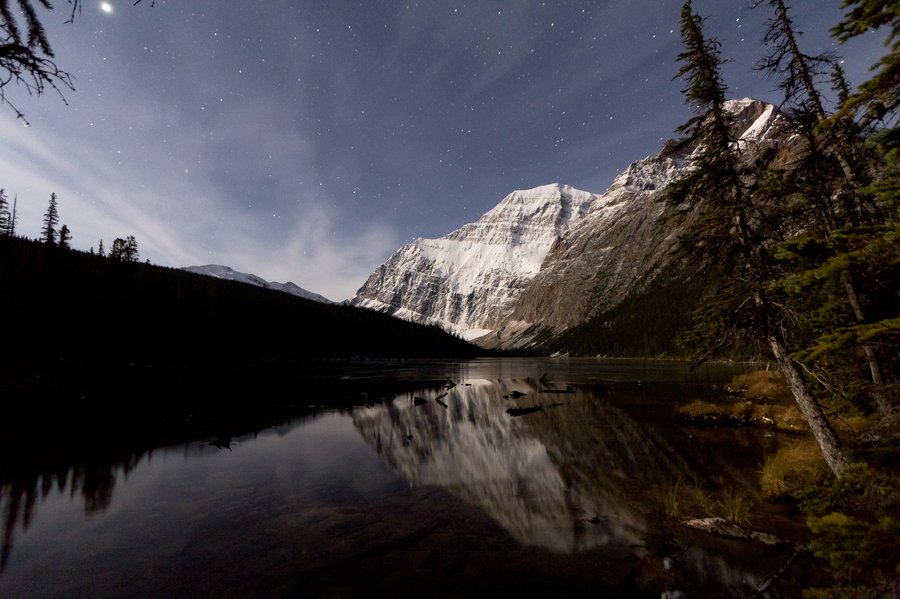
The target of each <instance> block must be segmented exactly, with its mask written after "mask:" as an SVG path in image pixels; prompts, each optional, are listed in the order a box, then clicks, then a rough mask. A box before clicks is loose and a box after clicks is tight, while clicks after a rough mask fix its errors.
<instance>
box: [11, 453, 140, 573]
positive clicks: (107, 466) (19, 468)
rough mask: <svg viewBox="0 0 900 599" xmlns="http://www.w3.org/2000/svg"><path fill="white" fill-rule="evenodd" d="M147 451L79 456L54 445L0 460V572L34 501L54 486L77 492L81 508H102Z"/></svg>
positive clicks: (30, 516) (91, 511) (32, 510)
mask: <svg viewBox="0 0 900 599" xmlns="http://www.w3.org/2000/svg"><path fill="white" fill-rule="evenodd" d="M151 453H152V452H145V451H130V452H125V453H121V454H119V455H118V456H116V457H109V454H108V453H105V452H104V453H103V454H102V455H100V454H94V455H91V454H90V453H86V454H83V455H80V456H72V455H70V454H65V453H61V452H58V451H52V450H48V451H42V452H40V453H38V454H36V455H31V456H23V457H20V458H19V459H17V460H3V461H2V462H0V511H2V514H3V547H2V550H0V574H2V573H3V571H4V570H5V568H6V564H7V562H8V561H9V557H10V555H11V554H12V549H13V544H14V542H15V537H16V533H17V531H22V532H24V531H26V530H28V527H29V525H30V524H31V522H32V520H33V518H34V516H35V510H36V509H37V506H38V503H39V501H43V500H45V499H47V497H48V496H49V495H50V493H51V492H52V491H53V490H54V488H55V489H56V492H57V493H59V494H65V493H66V492H68V494H69V497H70V498H72V499H74V498H75V497H76V496H80V497H81V500H82V501H83V502H84V511H85V514H87V515H88V516H90V515H91V514H95V513H98V512H102V511H105V510H106V509H107V508H109V506H110V503H111V502H112V497H113V491H114V490H115V487H116V479H117V477H118V476H119V475H120V474H121V475H122V476H128V473H129V472H131V470H133V469H134V468H135V467H136V466H137V465H138V464H140V462H141V460H142V459H143V458H144V457H145V456H147V457H149V456H150V454H151Z"/></svg>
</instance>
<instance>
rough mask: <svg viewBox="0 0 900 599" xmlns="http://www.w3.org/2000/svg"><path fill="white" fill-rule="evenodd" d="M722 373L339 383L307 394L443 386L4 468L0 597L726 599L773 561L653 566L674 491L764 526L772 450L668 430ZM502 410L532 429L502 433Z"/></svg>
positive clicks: (541, 365) (503, 369) (564, 367)
mask: <svg viewBox="0 0 900 599" xmlns="http://www.w3.org/2000/svg"><path fill="white" fill-rule="evenodd" d="M740 368H741V367H740V366H735V365H712V366H710V367H707V368H704V369H701V370H699V371H690V370H688V369H687V368H686V367H685V366H684V365H683V364H680V363H674V362H660V361H626V360H611V361H610V360H603V361H601V360H568V359H558V360H551V359H541V360H528V359H487V360H475V361H468V362H430V363H427V364H418V363H401V364H387V363H377V364H358V365H354V366H353V367H352V368H344V369H343V370H340V369H335V372H331V373H329V374H328V375H329V376H340V377H352V378H360V379H366V378H369V379H372V380H381V379H385V378H388V379H394V380H442V379H445V380H448V381H452V383H453V384H455V386H452V387H451V384H450V382H448V383H447V384H446V385H431V386H425V385H423V386H422V387H421V388H420V389H418V390H417V391H414V392H410V393H403V394H400V395H397V396H396V397H394V398H392V399H390V400H387V401H375V400H374V399H371V398H363V399H362V401H361V403H363V404H364V405H360V406H359V407H354V408H351V409H344V410H342V411H337V410H329V409H321V410H317V411H313V412H307V413H305V414H304V415H303V417H300V418H297V419H294V420H292V421H288V422H284V423H282V424H280V425H278V426H275V427H271V428H267V429H264V430H260V431H258V432H256V433H253V434H250V435H246V436H241V437H238V438H229V439H221V438H218V439H217V438H212V439H202V440H194V441H190V442H186V443H184V444H181V445H178V446H170V447H162V448H153V449H140V450H135V451H131V452H128V453H125V454H122V455H118V456H116V457H114V458H112V459H110V458H108V457H106V458H105V459H96V460H78V461H76V462H74V463H66V462H65V460H62V461H59V462H56V463H55V465H54V467H53V468H47V467H46V466H43V467H41V468H38V469H36V470H32V471H28V469H27V468H26V467H22V468H18V469H16V468H10V467H9V466H10V463H11V462H12V461H13V460H15V457H14V456H5V457H4V458H3V460H4V461H9V462H10V463H7V464H5V465H4V466H5V467H4V469H3V471H4V472H15V475H13V474H10V475H9V476H6V477H5V478H4V479H2V480H0V507H2V509H3V516H4V540H3V549H2V552H3V553H2V571H0V596H3V597H7V596H8V597H122V596H128V597H162V596H165V597H191V596H194V597H195V596H216V597H254V596H259V597H268V596H298V595H303V596H336V595H341V596H372V595H388V594H390V595H394V596H396V595H415V594H425V595H439V596H454V595H462V594H469V593H477V594H484V593H485V592H499V593H502V594H508V593H512V592H523V593H531V594H533V593H535V592H547V593H553V594H557V595H559V594H564V593H565V594H571V595H587V594H592V595H594V596H596V595H598V594H601V595H602V594H604V593H606V594H608V595H613V594H633V593H637V592H639V591H641V592H647V593H648V596H657V597H658V596H659V594H660V592H661V591H662V590H666V589H667V588H670V587H673V585H674V586H678V585H679V584H681V585H682V586H683V585H685V584H687V585H692V586H690V588H691V590H694V591H695V592H697V591H700V592H704V593H716V594H720V595H725V596H728V595H730V594H733V595H739V594H742V593H745V592H746V591H747V590H748V589H750V588H751V586H750V585H753V584H758V583H760V582H761V581H762V580H763V579H764V578H765V577H766V576H767V575H768V573H769V572H771V571H772V570H773V569H775V568H777V566H778V564H779V563H780V560H782V559H784V555H783V551H780V550H772V549H770V548H764V547H756V546H753V545H749V544H741V543H736V542H725V541H721V540H705V539H702V538H700V539H698V538H696V537H691V535H689V534H685V535H680V536H682V537H683V538H681V539H680V540H679V541H677V542H676V544H675V545H672V549H671V550H670V551H669V553H671V554H672V556H673V557H676V558H677V563H678V570H679V573H678V575H677V576H676V575H675V574H672V573H671V572H669V571H665V570H664V569H663V568H662V566H661V564H662V562H661V557H662V556H657V555H656V554H655V552H657V553H658V546H659V545H660V544H662V545H666V543H669V542H670V541H671V539H670V538H669V537H670V535H669V531H670V529H671V523H670V521H669V520H668V519H667V518H665V517H664V515H663V513H662V512H663V507H662V506H663V505H664V503H665V497H666V494H667V492H669V491H670V490H671V489H672V488H673V485H674V484H675V483H678V484H682V485H688V484H693V485H695V486H696V487H697V488H701V487H702V488H704V489H707V490H708V492H709V494H710V496H711V497H712V496H713V495H715V494H716V493H719V492H724V491H725V490H727V489H732V490H733V489H736V488H737V489H741V490H743V492H744V493H745V495H746V498H747V501H748V502H751V501H755V502H756V505H757V506H758V507H760V509H764V510H768V511H769V512H770V513H771V517H772V518H777V517H778V516H779V515H778V514H777V513H775V512H773V511H772V510H773V508H772V506H765V505H763V503H762V502H761V500H760V499H759V498H758V496H757V493H756V491H755V488H756V480H755V469H756V468H757V467H758V465H759V464H760V463H761V462H762V459H763V456H764V454H765V452H766V451H770V450H772V449H773V447H774V444H775V443H777V440H776V439H774V438H766V437H762V436H761V435H757V434H746V433H741V434H738V433H734V432H733V431H732V432H730V433H729V434H727V435H725V436H721V435H719V436H716V435H713V436H710V435H704V434H701V433H698V432H697V431H690V430H686V429H682V428H680V427H678V426H676V425H675V423H674V422H673V421H672V419H671V408H672V405H673V404H674V403H675V402H679V401H686V400H687V399H690V398H692V397H696V396H698V395H710V394H715V386H717V385H721V384H723V383H725V382H727V380H729V379H730V378H731V376H733V374H734V373H735V372H737V371H738V370H739V369H740ZM522 408H539V409H537V410H535V411H533V412H531V413H528V414H526V415H522V416H513V415H511V414H510V413H509V412H508V411H507V410H510V409H513V410H515V409H522ZM700 515H703V514H700ZM660 539H662V540H663V541H664V542H662V541H660ZM657 558H659V559H657ZM654 577H657V578H654Z"/></svg>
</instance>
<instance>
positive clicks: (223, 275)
mask: <svg viewBox="0 0 900 599" xmlns="http://www.w3.org/2000/svg"><path fill="white" fill-rule="evenodd" d="M182 270H186V271H188V272H192V273H194V274H198V275H205V276H208V277H214V278H216V279H225V280H227V281H238V282H240V283H247V284H248V285H255V286H256V287H263V288H265V289H274V290H275V291H281V292H283V293H289V294H291V295H296V296H297V297H302V298H304V299H308V300H312V301H315V302H322V303H324V304H333V303H334V302H332V301H331V300H330V299H328V298H326V297H324V296H321V295H319V294H318V293H313V292H312V291H307V290H306V289H303V288H302V287H300V286H298V285H296V284H294V283H292V282H290V281H288V282H287V283H276V282H272V281H266V280H265V279H263V278H261V277H258V276H256V275H253V274H249V273H245V272H238V271H236V270H234V269H233V268H230V267H228V266H223V265H221V264H205V265H203V266H185V267H184V268H182Z"/></svg>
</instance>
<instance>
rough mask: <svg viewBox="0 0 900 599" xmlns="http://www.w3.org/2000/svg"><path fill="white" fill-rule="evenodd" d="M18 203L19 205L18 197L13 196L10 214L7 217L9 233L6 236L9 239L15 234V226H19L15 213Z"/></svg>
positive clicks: (17, 216)
mask: <svg viewBox="0 0 900 599" xmlns="http://www.w3.org/2000/svg"><path fill="white" fill-rule="evenodd" d="M18 203H19V196H18V195H15V196H13V208H12V213H11V214H10V215H9V233H8V235H9V236H10V237H12V236H14V235H15V234H16V225H18V224H19V215H18V213H17V212H16V208H17V206H18Z"/></svg>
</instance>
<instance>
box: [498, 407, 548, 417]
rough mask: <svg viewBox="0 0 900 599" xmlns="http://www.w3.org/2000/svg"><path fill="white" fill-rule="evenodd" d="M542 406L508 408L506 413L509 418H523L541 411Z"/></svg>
mask: <svg viewBox="0 0 900 599" xmlns="http://www.w3.org/2000/svg"><path fill="white" fill-rule="evenodd" d="M543 409H544V407H543V406H531V407H529V408H509V409H508V410H506V413H507V414H509V415H510V416H524V415H525V414H533V413H535V412H539V411H541V410H543Z"/></svg>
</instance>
